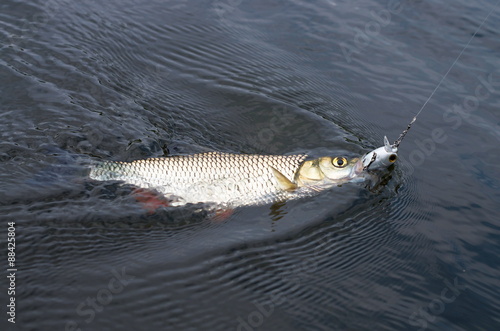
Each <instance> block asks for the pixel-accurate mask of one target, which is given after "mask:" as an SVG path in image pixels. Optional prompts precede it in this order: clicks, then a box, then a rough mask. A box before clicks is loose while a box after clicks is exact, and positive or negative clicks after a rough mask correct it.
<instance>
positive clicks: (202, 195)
mask: <svg viewBox="0 0 500 331" xmlns="http://www.w3.org/2000/svg"><path fill="white" fill-rule="evenodd" d="M306 157H307V155H304V154H299V155H253V154H230V153H220V152H209V153H202V154H194V155H182V156H169V157H164V158H150V159H146V160H137V161H132V162H113V161H105V162H101V163H97V164H95V165H93V167H92V168H91V171H90V174H89V176H90V178H91V179H94V180H100V181H107V180H117V181H122V182H124V183H126V184H132V185H135V186H138V187H141V188H151V189H155V190H157V191H159V192H161V193H163V194H164V195H165V196H167V197H171V198H172V199H173V200H175V203H174V205H182V204H185V203H198V202H206V203H215V204H217V205H226V206H230V207H234V206H241V205H251V204H262V203H269V202H272V201H276V200H279V199H284V198H289V197H290V192H287V191H284V190H283V189H282V188H281V187H280V185H279V183H278V181H277V179H276V177H275V175H274V173H273V170H272V168H274V169H276V170H277V171H279V172H280V173H281V174H283V175H284V176H285V177H286V178H287V179H288V180H290V181H291V182H293V181H294V177H295V174H296V173H297V171H298V169H299V168H300V166H301V164H302V163H303V162H304V160H305V159H306ZM295 195H296V193H295Z"/></svg>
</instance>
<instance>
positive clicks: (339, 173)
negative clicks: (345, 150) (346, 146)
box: [295, 156, 359, 186]
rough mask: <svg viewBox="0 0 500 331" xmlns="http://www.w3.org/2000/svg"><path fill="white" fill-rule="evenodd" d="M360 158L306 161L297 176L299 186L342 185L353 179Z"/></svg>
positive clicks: (326, 157) (328, 158) (333, 157)
mask: <svg viewBox="0 0 500 331" xmlns="http://www.w3.org/2000/svg"><path fill="white" fill-rule="evenodd" d="M358 163H359V158H352V159H348V158H346V157H344V156H324V157H320V158H317V159H314V160H309V161H305V162H304V163H303V164H302V166H301V167H300V169H299V171H298V172H297V175H296V178H295V180H296V182H297V183H298V185H299V186H310V185H321V184H332V183H334V184H341V183H344V182H346V181H348V180H350V179H351V175H352V173H353V171H354V169H355V167H356V165H357V164H358Z"/></svg>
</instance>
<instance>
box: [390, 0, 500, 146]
mask: <svg viewBox="0 0 500 331" xmlns="http://www.w3.org/2000/svg"><path fill="white" fill-rule="evenodd" d="M499 3H500V0H498V1H497V3H496V4H495V6H494V7H493V9H492V10H491V11H490V12H489V13H488V15H486V17H485V18H484V20H483V21H482V22H481V24H479V26H478V27H477V29H476V31H475V32H474V34H473V35H472V37H470V39H469V41H468V42H467V44H466V45H465V46H464V48H463V49H462V51H461V52H460V54H458V56H457V58H456V59H455V61H453V63H452V64H451V66H450V68H449V69H448V71H446V73H445V74H444V76H443V77H442V78H441V80H440V81H439V83H438V84H437V86H436V88H434V91H432V93H431V95H429V97H428V98H427V100H425V102H424V104H423V105H422V107H421V108H420V110H419V111H418V112H417V114H416V115H415V116H414V117H413V119H412V120H411V122H410V123H409V124H408V127H407V128H406V129H405V130H404V131H403V132H402V133H401V134H400V135H399V138H398V139H396V141H395V142H394V144H392V146H394V147H398V146H399V144H400V143H401V141H403V138H404V137H405V135H406V134H407V133H408V131H409V130H410V127H411V125H412V124H413V123H414V122H415V121H416V120H417V117H418V115H420V113H421V112H422V110H424V108H425V106H426V105H427V103H428V102H429V101H430V100H431V98H432V97H433V96H434V93H436V91H437V90H438V89H439V87H440V86H441V84H442V83H443V81H444V80H445V79H446V77H447V76H448V74H449V73H450V71H451V69H453V67H454V66H455V64H457V62H458V60H459V59H460V57H461V56H462V54H463V53H464V52H465V50H466V49H467V47H469V45H470V43H471V42H472V39H474V37H475V36H476V35H477V33H478V32H479V30H481V28H482V27H483V25H484V23H485V22H486V20H487V19H488V17H490V15H491V14H492V13H493V12H494V11H495V9H496V8H497V6H498V4H499Z"/></svg>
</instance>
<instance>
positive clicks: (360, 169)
mask: <svg viewBox="0 0 500 331" xmlns="http://www.w3.org/2000/svg"><path fill="white" fill-rule="evenodd" d="M366 174H367V172H366V171H365V169H364V166H363V157H360V158H359V159H358V161H357V162H356V164H354V166H353V167H352V170H351V174H350V176H349V177H350V178H351V179H354V178H357V177H364V175H366Z"/></svg>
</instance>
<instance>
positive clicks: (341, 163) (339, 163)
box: [332, 157, 347, 168]
mask: <svg viewBox="0 0 500 331" xmlns="http://www.w3.org/2000/svg"><path fill="white" fill-rule="evenodd" d="M332 164H333V166H334V167H336V168H343V167H345V166H346V165H347V159H346V158H345V157H336V158H334V159H333V160H332Z"/></svg>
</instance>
